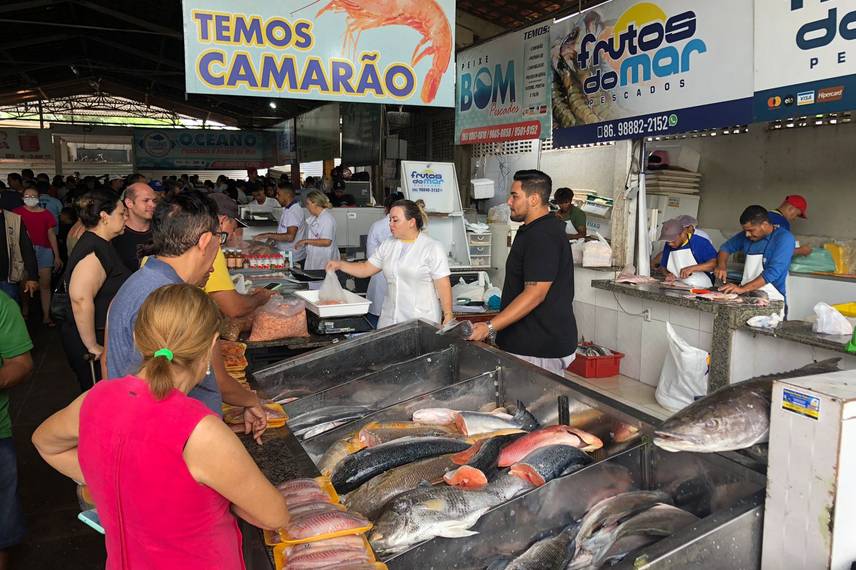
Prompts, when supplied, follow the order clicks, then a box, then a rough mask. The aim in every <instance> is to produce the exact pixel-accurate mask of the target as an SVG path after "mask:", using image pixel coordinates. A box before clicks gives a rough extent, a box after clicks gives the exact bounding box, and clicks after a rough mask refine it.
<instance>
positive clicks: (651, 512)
mask: <svg viewBox="0 0 856 570" xmlns="http://www.w3.org/2000/svg"><path fill="white" fill-rule="evenodd" d="M697 520H698V518H697V517H696V516H695V515H693V514H691V513H688V512H687V511H685V510H683V509H679V508H677V507H673V506H672V505H665V504H657V505H654V506H653V507H651V508H649V509H647V510H645V511H642V512H641V513H639V514H637V515H634V516H633V517H631V518H629V519H627V520H626V521H624V522H622V523H621V524H619V525H617V526H609V527H603V528H602V529H601V530H600V531H598V532H596V533H595V534H593V535H592V536H590V537H589V538H587V539H586V540H580V541H579V546H578V547H577V548H578V549H577V553H576V554H575V555H574V559H573V561H572V562H571V563H570V564H569V565H568V567H567V568H568V570H578V569H581V568H599V567H600V566H601V565H603V564H605V563H607V562H609V561H610V560H618V559H621V558H622V557H624V556H626V555H627V554H629V553H630V552H633V551H634V550H637V549H639V548H642V547H643V546H647V545H649V544H653V543H654V542H657V541H658V540H661V539H663V538H665V537H667V536H671V535H672V534H674V533H675V532H677V531H679V530H682V529H684V528H687V527H688V526H690V525H692V524H693V523H695V522H696V521H697Z"/></svg>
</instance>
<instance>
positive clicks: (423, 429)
mask: <svg viewBox="0 0 856 570" xmlns="http://www.w3.org/2000/svg"><path fill="white" fill-rule="evenodd" d="M408 436H410V437H430V436H441V437H455V436H461V433H460V432H458V431H457V430H456V429H455V428H454V426H448V425H440V424H420V423H416V422H386V423H381V422H371V423H369V424H367V425H365V426H363V429H361V430H360V431H359V433H358V434H357V436H356V439H357V440H358V441H359V443H360V444H362V445H363V446H364V447H374V446H376V445H380V444H381V443H387V442H390V441H393V440H396V439H400V438H402V437H408Z"/></svg>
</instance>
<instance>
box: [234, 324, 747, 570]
mask: <svg viewBox="0 0 856 570" xmlns="http://www.w3.org/2000/svg"><path fill="white" fill-rule="evenodd" d="M435 332H436V329H435V328H434V327H433V326H431V325H430V324H428V323H426V322H421V321H411V322H407V323H402V324H400V325H396V326H394V327H390V328H388V329H383V330H380V331H375V332H372V333H368V334H366V335H363V336H361V337H359V338H357V339H353V340H350V341H346V342H343V343H340V344H339V345H338V346H335V347H330V348H327V349H321V350H318V351H315V352H312V353H308V354H305V355H302V356H299V357H297V358H294V359H292V360H289V361H287V362H282V363H279V364H277V365H275V366H272V367H269V368H267V369H264V370H259V371H256V372H255V373H254V374H253V378H252V382H254V384H255V387H256V388H257V389H258V390H259V392H260V393H261V394H263V395H265V396H268V397H284V396H287V395H290V396H292V397H294V396H297V397H298V398H299V399H297V400H295V401H294V402H292V403H290V404H288V406H287V407H286V408H287V409H288V410H289V413H290V414H292V417H293V415H294V413H295V412H297V413H300V412H301V411H305V410H308V409H313V408H316V409H317V407H318V406H319V405H321V404H322V403H323V404H324V405H335V404H337V403H339V402H342V401H348V402H351V403H354V402H356V403H360V404H364V405H367V406H370V407H371V413H370V414H368V415H366V416H365V417H363V418H361V419H360V420H357V421H354V422H351V423H348V424H346V425H343V426H340V427H338V428H336V429H334V430H331V431H329V432H326V433H323V434H320V435H318V436H315V437H312V438H309V439H307V440H305V441H303V442H298V441H297V440H296V438H294V437H293V436H292V435H291V433H290V432H289V431H288V430H287V429H282V430H277V432H274V433H271V434H269V435H265V438H264V441H265V445H264V446H263V447H261V448H259V447H257V446H256V445H255V444H254V443H252V442H250V441H247V442H246V445H247V446H248V448H250V450H251V452H252V453H253V457H254V458H255V459H256V461H257V462H258V463H259V465H260V466H261V467H262V470H263V471H264V472H265V474H266V475H268V477H270V478H271V480H272V481H273V482H274V483H279V482H281V481H282V480H284V479H286V478H293V477H297V476H305V475H307V474H314V472H312V473H310V471H311V469H310V468H309V465H310V463H307V460H308V459H314V460H316V461H317V459H318V458H319V457H320V456H321V454H323V452H324V451H325V450H326V449H327V447H328V446H329V445H330V444H331V443H332V442H333V441H336V440H338V439H341V438H343V437H345V435H347V434H350V433H352V432H354V431H355V430H358V429H359V428H360V427H361V426H362V425H364V424H366V423H368V422H370V421H391V420H409V419H410V417H411V415H412V412H413V411H414V410H417V409H422V408H426V407H450V408H458V409H473V408H478V407H481V406H483V405H485V404H490V403H494V404H496V405H501V404H504V403H506V402H509V401H511V402H514V401H518V400H519V401H522V402H523V403H525V404H526V406H527V407H528V408H529V410H530V411H531V412H532V413H533V414H534V415H535V416H536V417H537V418H538V419H539V421H541V422H542V423H544V424H552V423H556V422H557V419H558V415H559V414H558V406H557V399H558V397H559V396H565V397H567V398H568V401H569V404H570V411H571V414H572V415H574V414H580V413H583V412H586V413H587V415H588V416H590V417H593V418H595V420H594V421H595V425H594V427H592V428H587V429H591V430H592V431H594V432H595V433H596V434H597V435H598V436H600V437H601V438H602V439H604V444H605V445H604V448H603V449H602V450H600V451H598V452H596V453H595V454H594V458H595V460H596V462H595V463H594V464H592V465H591V466H589V467H587V468H585V469H583V470H581V471H578V472H576V473H574V474H572V475H569V476H566V477H563V478H560V479H556V480H554V481H552V482H550V483H548V484H547V485H545V486H543V487H541V488H538V489H534V490H532V491H530V492H529V493H527V494H525V495H522V496H520V497H518V498H516V499H514V500H513V501H511V502H508V503H505V504H503V505H500V506H498V507H496V508H494V509H493V510H491V511H490V512H488V514H486V515H485V516H484V517H483V518H482V520H481V521H480V522H479V523H478V524H477V525H476V526H475V527H474V530H476V531H478V532H479V533H480V534H478V535H476V536H475V537H472V538H470V539H460V540H447V539H434V540H431V541H428V542H425V543H422V544H421V545H416V546H414V547H413V548H411V549H410V550H409V551H406V552H403V553H401V554H398V555H397V556H395V557H393V558H391V559H390V560H388V564H389V566H390V568H392V569H399V568H400V569H405V568H407V569H409V568H435V569H438V570H439V569H444V568H450V569H452V568H475V567H481V568H484V567H485V566H486V565H487V563H488V562H489V560H490V558H491V557H495V556H499V555H502V554H508V553H510V552H512V551H518V550H520V549H522V548H525V546H526V545H527V544H528V542H529V541H531V540H532V538H533V537H534V536H535V535H536V534H538V533H539V532H542V531H544V530H548V529H551V528H556V527H557V526H560V525H561V524H563V523H564V522H566V520H567V519H569V518H570V517H577V516H579V515H581V514H582V513H583V512H584V511H585V510H586V508H588V507H589V506H591V504H592V501H593V500H595V498H603V497H602V496H601V497H597V491H598V490H599V491H602V492H611V493H617V492H620V491H622V490H627V489H629V488H631V487H637V488H656V489H664V490H668V491H670V492H671V493H672V494H673V495H674V496H675V497H676V501H677V502H678V504H679V505H680V506H683V507H684V508H686V509H688V510H690V511H692V512H693V513H694V514H696V515H698V516H700V517H703V518H702V519H701V520H700V521H699V522H698V524H696V525H695V526H693V527H692V528H689V529H686V530H685V531H683V532H681V533H679V534H678V535H674V536H672V537H671V538H669V539H667V540H664V541H662V542H660V543H657V544H655V545H654V546H652V547H650V548H648V549H647V550H646V551H645V556H646V560H647V561H648V562H647V564H648V565H647V566H645V565H643V566H638V565H637V567H646V568H666V567H671V568H677V567H682V566H681V564H689V562H687V561H688V560H692V561H693V562H692V563H693V564H698V565H699V567H704V568H720V567H721V568H725V567H728V568H754V567H757V565H758V562H759V555H758V553H759V552H760V548H759V545H760V536H761V533H760V528H761V527H760V518H759V517H760V509H761V508H762V507H763V496H762V495H763V488H764V478H763V475H759V474H758V473H756V472H754V471H752V470H750V469H748V468H746V467H744V466H742V465H740V464H738V463H736V462H734V461H731V460H730V459H728V458H726V457H724V456H720V455H695V454H687V453H679V454H669V453H665V452H661V451H659V450H657V449H654V448H652V447H651V446H650V444H646V443H643V442H644V441H645V440H646V438H645V435H644V434H649V433H650V432H651V431H652V429H653V427H654V425H655V424H656V423H657V420H656V419H655V418H653V417H650V416H648V415H646V414H644V413H641V412H638V411H636V410H633V409H632V408H630V407H627V406H625V405H623V404H621V403H619V402H616V401H612V400H609V399H607V398H605V397H604V396H602V395H600V394H598V393H595V392H592V391H590V390H588V389H586V388H585V387H582V386H577V385H571V384H569V383H568V382H566V381H565V380H564V379H563V378H561V377H559V376H556V375H553V374H550V373H548V372H546V371H544V370H543V369H540V368H537V367H535V366H532V365H530V364H528V363H526V362H523V361H521V360H519V359H517V358H514V357H513V356H510V355H508V354H506V353H504V352H502V351H499V350H497V349H495V348H493V347H490V346H487V345H484V344H481V343H469V342H466V341H462V340H457V339H450V338H448V337H442V336H438V335H436V334H435ZM615 422H623V423H627V424H631V425H633V426H635V427H637V428H638V429H639V430H640V431H641V432H642V434H643V437H642V438H640V439H637V440H636V442H635V443H631V444H614V443H613V442H612V441H611V439H610V438H611V434H610V428H611V426H614V425H615ZM244 530H245V534H246V535H247V537H246V538H245V548H246V549H248V550H247V551H246V552H245V557H246V559H247V563H248V567H249V568H250V569H251V570H256V569H258V568H264V569H265V570H268V568H271V566H269V565H268V564H269V562H270V557H269V556H267V555H266V554H265V555H262V554H261V553H260V552H259V549H263V547H262V546H260V544H261V543H260V542H259V541H258V535H259V533H258V531H255V532H254V531H253V530H252V529H251V528H249V527H247V526H246V525H245V526H244ZM720 545H722V550H720ZM725 545H727V549H726V547H725ZM726 550H733V552H730V553H726ZM726 554H727V556H726ZM678 560H682V561H684V562H682V563H681V564H679V565H677V566H675V565H674V564H675V563H676V561H678ZM260 561H261V562H260ZM626 564H631V566H629V567H632V562H627V563H626ZM637 564H639V562H637Z"/></svg>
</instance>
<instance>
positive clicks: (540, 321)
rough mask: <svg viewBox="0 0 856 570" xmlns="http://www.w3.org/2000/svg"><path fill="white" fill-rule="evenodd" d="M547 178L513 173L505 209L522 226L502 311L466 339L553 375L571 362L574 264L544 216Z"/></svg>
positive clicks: (555, 221)
mask: <svg viewBox="0 0 856 570" xmlns="http://www.w3.org/2000/svg"><path fill="white" fill-rule="evenodd" d="M551 193H552V180H551V179H550V177H549V176H547V175H546V174H544V173H543V172H541V171H539V170H519V171H517V172H516V173H515V174H514V182H513V183H512V185H511V193H510V196H509V198H508V206H509V207H510V208H511V219H512V220H514V221H515V222H523V226H521V227H520V229H519V230H517V237H516V238H515V239H514V243H513V244H512V246H511V251H510V252H509V254H508V260H507V261H506V264H505V284H504V286H503V288H502V310H501V311H500V313H499V314H498V315H496V316H495V317H494V318H493V319H491V320H490V321H488V322H487V323H477V324H475V325H474V326H473V334H472V336H471V337H470V339H469V340H484V339H486V338H491V339H493V338H495V339H496V345H497V346H498V347H499V348H501V349H502V350H505V351H506V352H509V353H511V354H513V355H514V356H516V357H518V358H521V359H523V360H526V361H527V362H530V363H532V364H534V365H536V366H540V367H541V368H544V369H545V370H548V371H550V372H553V373H555V374H562V371H563V370H564V369H565V368H567V367H568V365H570V363H571V362H573V360H574V354H575V352H576V349H577V323H576V320H575V319H574V309H573V302H574V264H573V258H572V256H571V249H570V248H569V247H568V238H567V235H566V234H565V223H564V222H563V221H562V220H560V219H559V218H558V217H557V216H555V215H552V214H551V213H550V206H549V200H550V194H551Z"/></svg>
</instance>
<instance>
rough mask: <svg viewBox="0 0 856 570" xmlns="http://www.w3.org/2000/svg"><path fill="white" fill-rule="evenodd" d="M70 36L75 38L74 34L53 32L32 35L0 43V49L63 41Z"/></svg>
mask: <svg viewBox="0 0 856 570" xmlns="http://www.w3.org/2000/svg"><path fill="white" fill-rule="evenodd" d="M72 38H77V35H76V34H54V35H52V36H42V35H34V36H32V37H30V38H27V39H25V40H18V41H14V42H6V43H2V44H0V49H18V48H22V47H30V46H38V45H43V44H49V43H51V42H64V41H66V40H70V39H72Z"/></svg>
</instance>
